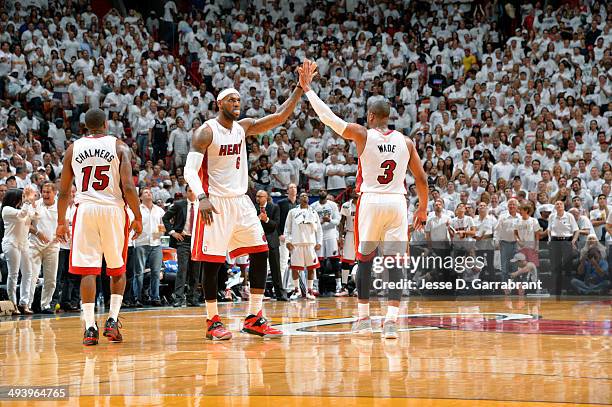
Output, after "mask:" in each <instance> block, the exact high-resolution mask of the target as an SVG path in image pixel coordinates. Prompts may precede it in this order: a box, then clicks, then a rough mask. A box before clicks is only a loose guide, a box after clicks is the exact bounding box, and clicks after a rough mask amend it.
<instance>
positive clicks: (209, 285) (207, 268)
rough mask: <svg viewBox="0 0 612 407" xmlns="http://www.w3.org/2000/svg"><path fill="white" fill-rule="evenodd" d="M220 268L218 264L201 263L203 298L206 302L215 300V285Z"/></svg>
mask: <svg viewBox="0 0 612 407" xmlns="http://www.w3.org/2000/svg"><path fill="white" fill-rule="evenodd" d="M220 268H221V264H220V263H211V262H208V261H204V262H202V271H203V272H204V298H205V299H206V301H212V300H216V299H217V284H218V279H219V269H220Z"/></svg>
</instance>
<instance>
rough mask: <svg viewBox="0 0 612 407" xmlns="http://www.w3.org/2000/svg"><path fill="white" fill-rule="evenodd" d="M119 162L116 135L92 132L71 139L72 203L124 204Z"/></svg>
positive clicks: (121, 205)
mask: <svg viewBox="0 0 612 407" xmlns="http://www.w3.org/2000/svg"><path fill="white" fill-rule="evenodd" d="M119 164H120V160H119V157H118V156H117V138H115V137H113V136H106V135H96V136H87V137H82V138H80V139H79V140H77V141H75V142H74V144H73V147H72V163H71V166H72V171H73V172H74V178H75V183H76V189H77V192H76V196H75V198H74V199H75V203H77V204H82V203H93V204H97V205H107V206H108V205H111V206H120V207H125V202H124V200H123V192H122V191H121V182H120V181H121V177H120V174H119Z"/></svg>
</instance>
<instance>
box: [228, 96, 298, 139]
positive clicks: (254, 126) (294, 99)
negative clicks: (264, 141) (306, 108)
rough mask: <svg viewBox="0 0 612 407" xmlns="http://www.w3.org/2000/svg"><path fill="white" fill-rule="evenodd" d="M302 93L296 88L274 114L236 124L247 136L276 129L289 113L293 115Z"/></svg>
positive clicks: (243, 120) (247, 119)
mask: <svg viewBox="0 0 612 407" xmlns="http://www.w3.org/2000/svg"><path fill="white" fill-rule="evenodd" d="M303 93H304V92H303V91H302V88H300V87H299V86H296V88H295V89H294V90H293V92H292V93H291V96H289V99H287V100H286V101H285V103H283V104H282V105H281V106H280V107H279V108H278V110H277V111H276V113H273V114H270V115H268V116H264V117H262V118H261V119H251V118H246V119H242V120H240V121H239V122H238V123H240V125H241V126H242V127H243V128H244V131H245V133H246V134H247V136H248V135H251V134H261V133H264V132H266V131H268V130H270V129H273V128H275V127H278V126H280V125H281V124H283V123H285V122H286V121H287V119H288V118H289V116H290V115H291V113H293V111H294V110H295V107H296V106H297V103H298V102H299V101H300V99H301V98H302V94H303Z"/></svg>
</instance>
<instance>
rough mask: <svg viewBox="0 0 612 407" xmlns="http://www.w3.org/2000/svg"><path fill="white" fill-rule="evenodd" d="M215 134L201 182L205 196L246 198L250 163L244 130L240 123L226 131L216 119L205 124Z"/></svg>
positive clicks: (203, 162)
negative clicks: (244, 196)
mask: <svg viewBox="0 0 612 407" xmlns="http://www.w3.org/2000/svg"><path fill="white" fill-rule="evenodd" d="M204 125H207V126H208V127H210V129H211V130H212V135H213V137H212V142H211V143H210V145H209V146H208V149H207V150H206V153H205V154H204V159H203V161H202V167H201V168H200V179H201V181H202V186H203V187H204V192H206V193H207V194H208V195H212V196H220V197H235V196H241V195H245V194H246V192H247V188H248V168H247V167H248V161H247V152H246V143H245V132H244V129H243V128H242V126H241V125H240V124H238V122H236V121H234V122H233V123H232V128H231V130H230V129H227V128H225V127H223V126H222V125H221V124H220V123H219V122H218V121H217V120H216V119H211V120H208V121H206V123H204Z"/></svg>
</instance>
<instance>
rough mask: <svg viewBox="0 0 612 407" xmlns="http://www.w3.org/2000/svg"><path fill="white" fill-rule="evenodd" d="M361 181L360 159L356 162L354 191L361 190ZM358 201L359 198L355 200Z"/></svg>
mask: <svg viewBox="0 0 612 407" xmlns="http://www.w3.org/2000/svg"><path fill="white" fill-rule="evenodd" d="M362 182H363V175H362V174H361V160H359V161H358V162H357V178H355V191H357V193H359V192H361V191H360V190H361V183H362ZM357 203H359V200H357Z"/></svg>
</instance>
